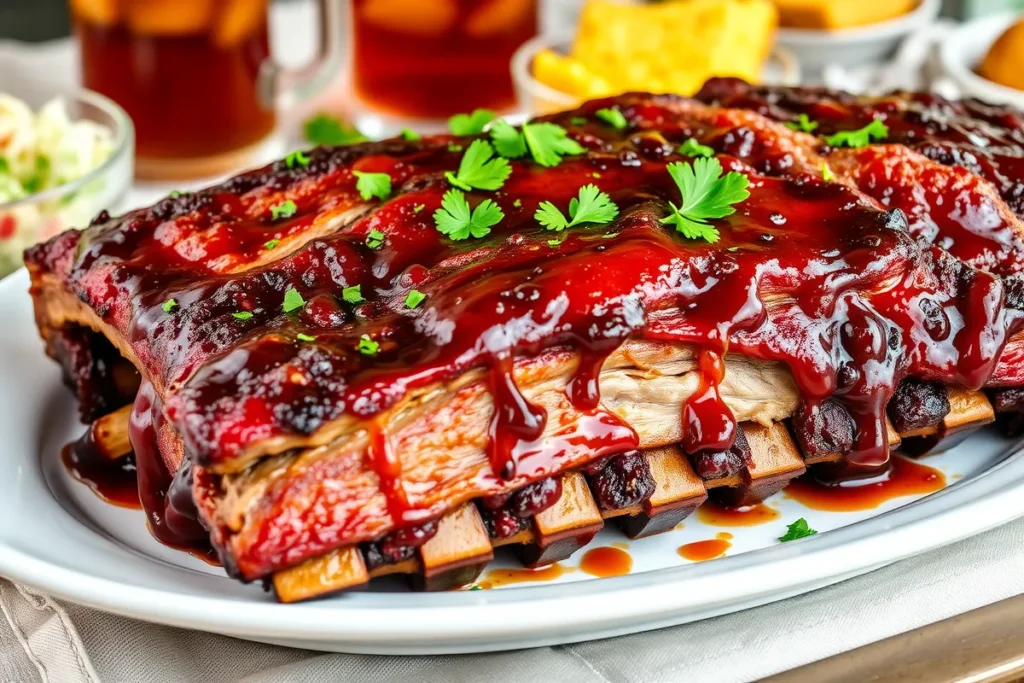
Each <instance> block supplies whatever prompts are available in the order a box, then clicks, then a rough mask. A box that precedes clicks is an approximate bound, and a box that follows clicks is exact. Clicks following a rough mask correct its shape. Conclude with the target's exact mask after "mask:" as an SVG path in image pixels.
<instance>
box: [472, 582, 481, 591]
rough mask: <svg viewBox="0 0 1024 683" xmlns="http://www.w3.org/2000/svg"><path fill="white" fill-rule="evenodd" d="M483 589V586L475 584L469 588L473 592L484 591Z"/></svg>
mask: <svg viewBox="0 0 1024 683" xmlns="http://www.w3.org/2000/svg"><path fill="white" fill-rule="evenodd" d="M483 589H484V587H483V586H478V585H477V584H475V583H474V584H473V585H472V586H470V587H469V590H471V591H482V590H483Z"/></svg>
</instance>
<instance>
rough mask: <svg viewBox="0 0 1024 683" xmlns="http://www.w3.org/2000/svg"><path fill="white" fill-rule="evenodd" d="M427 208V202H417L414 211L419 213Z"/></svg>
mask: <svg viewBox="0 0 1024 683" xmlns="http://www.w3.org/2000/svg"><path fill="white" fill-rule="evenodd" d="M425 208H427V205H426V204H417V205H416V206H414V207H412V212H413V213H419V212H420V211H422V210H423V209H425Z"/></svg>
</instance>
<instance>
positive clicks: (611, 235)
mask: <svg viewBox="0 0 1024 683" xmlns="http://www.w3.org/2000/svg"><path fill="white" fill-rule="evenodd" d="M618 236H619V233H617V232H606V233H605V234H603V235H601V239H603V240H613V239H615V238H616V237H618Z"/></svg>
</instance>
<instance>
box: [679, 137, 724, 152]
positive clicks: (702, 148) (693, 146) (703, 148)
mask: <svg viewBox="0 0 1024 683" xmlns="http://www.w3.org/2000/svg"><path fill="white" fill-rule="evenodd" d="M679 153H680V154H682V155H683V156H684V157H713V156H715V150H714V149H712V148H711V147H708V146H707V145H702V144H700V143H699V142H697V140H696V138H690V139H689V140H687V141H686V142H684V143H683V144H682V145H681V146H680V147H679Z"/></svg>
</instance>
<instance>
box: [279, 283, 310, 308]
mask: <svg viewBox="0 0 1024 683" xmlns="http://www.w3.org/2000/svg"><path fill="white" fill-rule="evenodd" d="M305 305H306V300H305V299H303V298H302V295H301V294H299V292H298V290H297V289H295V288H294V287H290V288H289V289H288V291H287V292H285V293H284V301H282V302H281V309H282V310H283V311H284V312H285V313H291V312H292V311H297V310H299V309H300V308H302V307H303V306H305Z"/></svg>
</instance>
